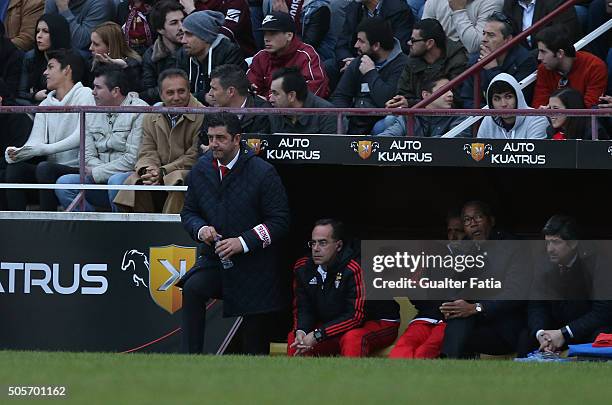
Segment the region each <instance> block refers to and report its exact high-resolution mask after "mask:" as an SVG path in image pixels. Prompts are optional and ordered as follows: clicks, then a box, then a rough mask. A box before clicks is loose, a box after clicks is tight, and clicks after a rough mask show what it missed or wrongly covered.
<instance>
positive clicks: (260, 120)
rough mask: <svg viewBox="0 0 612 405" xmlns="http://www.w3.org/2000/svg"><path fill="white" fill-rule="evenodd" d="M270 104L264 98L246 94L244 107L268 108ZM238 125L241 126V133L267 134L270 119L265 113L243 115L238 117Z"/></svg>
mask: <svg viewBox="0 0 612 405" xmlns="http://www.w3.org/2000/svg"><path fill="white" fill-rule="evenodd" d="M270 107H272V105H270V103H268V102H267V101H266V100H265V99H263V98H261V97H259V96H253V95H251V94H249V95H248V96H247V102H246V106H245V108H270ZM240 126H241V127H242V133H243V134H269V133H270V119H269V118H268V116H267V115H264V114H258V115H247V114H245V115H243V116H242V118H240Z"/></svg>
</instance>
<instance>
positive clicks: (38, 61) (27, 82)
mask: <svg viewBox="0 0 612 405" xmlns="http://www.w3.org/2000/svg"><path fill="white" fill-rule="evenodd" d="M45 25H46V27H45ZM34 37H35V38H36V43H35V44H34V49H31V50H29V51H28V52H26V54H25V56H24V58H23V65H22V67H21V79H20V81H19V89H18V94H17V97H18V98H19V99H20V102H19V104H38V103H40V102H41V101H42V100H44V99H45V97H46V95H45V94H44V93H46V90H47V79H46V77H45V76H44V75H43V72H44V71H45V70H46V69H47V56H46V55H47V52H49V51H54V50H56V49H70V48H71V47H72V45H71V39H70V26H69V25H68V21H66V19H65V18H64V17H63V16H61V15H58V14H43V15H42V16H41V17H40V18H39V19H38V21H37V22H36V26H35V27H34ZM47 37H48V38H47ZM41 90H44V92H42V93H40V94H39V96H38V97H36V95H37V93H39V92H40V91H41Z"/></svg>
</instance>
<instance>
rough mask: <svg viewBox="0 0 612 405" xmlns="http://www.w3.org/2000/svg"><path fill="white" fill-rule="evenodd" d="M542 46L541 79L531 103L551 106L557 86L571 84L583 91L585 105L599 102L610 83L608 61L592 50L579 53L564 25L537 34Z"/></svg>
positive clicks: (539, 52)
mask: <svg viewBox="0 0 612 405" xmlns="http://www.w3.org/2000/svg"><path fill="white" fill-rule="evenodd" d="M536 42H537V45H538V60H539V61H540V62H541V63H540V66H538V79H537V81H536V86H535V92H534V95H533V101H532V103H531V105H532V106H533V107H534V108H540V107H541V106H546V105H548V99H549V98H550V95H551V94H552V93H553V92H554V91H555V90H557V89H562V88H565V87H571V88H573V89H575V90H577V91H579V92H580V94H582V96H583V97H584V105H585V107H586V108H591V107H593V106H594V105H596V104H599V97H601V96H603V95H604V94H605V91H606V88H607V86H608V68H607V66H606V64H605V63H604V61H602V60H601V59H599V58H598V57H597V56H595V55H592V54H590V53H588V52H576V49H575V48H574V45H573V44H572V40H571V39H570V36H569V33H568V31H567V30H566V29H565V28H564V27H558V26H553V27H549V28H545V29H543V30H542V31H540V33H539V34H538V35H537V36H536Z"/></svg>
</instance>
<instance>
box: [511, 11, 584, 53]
mask: <svg viewBox="0 0 612 405" xmlns="http://www.w3.org/2000/svg"><path fill="white" fill-rule="evenodd" d="M565 1H566V0H504V14H505V15H507V16H508V17H509V18H510V19H511V20H512V23H513V24H514V28H515V29H516V30H518V31H517V32H522V31H525V30H526V29H528V28H529V27H531V26H532V25H533V24H534V23H536V22H538V21H539V20H541V19H542V18H544V17H545V16H547V15H548V14H550V13H552V12H553V11H554V10H556V9H557V8H559V7H560V6H561V5H562V4H563V3H565ZM553 25H560V26H564V27H566V28H567V29H568V31H569V32H570V33H571V36H572V37H571V41H572V44H573V43H574V42H576V41H578V39H579V38H580V36H581V35H580V33H581V32H582V29H581V28H580V23H579V22H578V16H577V15H576V10H575V9H574V7H570V8H569V9H568V10H567V11H564V12H563V13H562V14H560V15H558V16H557V17H555V18H553V19H552V21H550V22H549V23H548V24H547V25H546V26H545V27H550V26H553ZM534 34H535V35H537V32H535V33H534ZM533 37H534V36H533V35H530V36H529V37H527V39H526V40H523V43H522V44H523V46H524V47H526V48H529V49H534V48H537V46H538V44H537V42H536V41H534V40H533Z"/></svg>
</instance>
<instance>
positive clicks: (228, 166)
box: [217, 149, 240, 170]
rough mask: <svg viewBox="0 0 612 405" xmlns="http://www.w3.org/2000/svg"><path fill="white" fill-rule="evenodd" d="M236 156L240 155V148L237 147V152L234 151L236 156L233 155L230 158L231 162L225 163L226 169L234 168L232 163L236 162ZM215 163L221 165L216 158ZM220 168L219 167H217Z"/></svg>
mask: <svg viewBox="0 0 612 405" xmlns="http://www.w3.org/2000/svg"><path fill="white" fill-rule="evenodd" d="M238 157H240V149H238V152H236V156H234V158H233V159H232V160H231V162H229V163H228V164H226V165H225V167H227V168H228V169H230V170H232V169H233V168H234V165H235V164H236V162H237V161H238ZM217 165H218V166H219V167H221V162H219V159H217ZM219 170H220V169H219Z"/></svg>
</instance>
